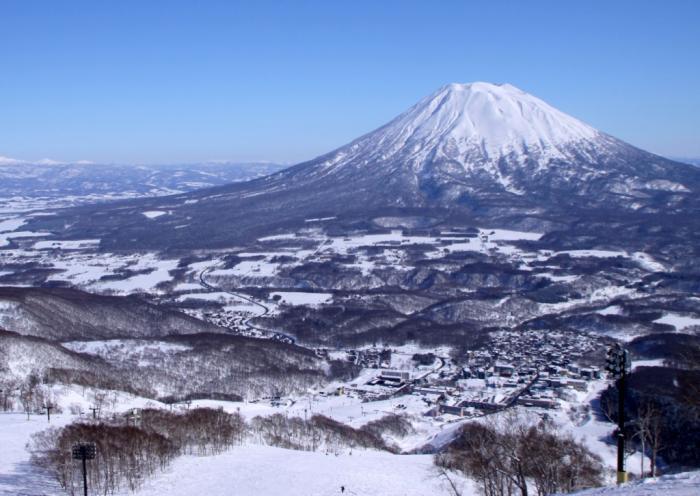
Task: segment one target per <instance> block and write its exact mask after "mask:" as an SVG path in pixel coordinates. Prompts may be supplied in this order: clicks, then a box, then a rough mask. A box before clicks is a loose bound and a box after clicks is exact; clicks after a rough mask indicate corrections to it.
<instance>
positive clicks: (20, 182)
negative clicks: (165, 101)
mask: <svg viewBox="0 0 700 496" xmlns="http://www.w3.org/2000/svg"><path fill="white" fill-rule="evenodd" d="M284 167H285V166H283V165H278V164H272V163H263V162H258V163H256V162H252V163H236V162H217V163H214V162H207V163H200V164H178V165H124V164H94V163H91V162H84V161H81V162H76V163H63V162H56V161H53V160H48V159H45V160H40V161H38V162H27V161H22V160H16V159H10V158H7V157H0V198H3V197H4V198H8V197H14V196H20V197H31V198H39V197H43V198H66V197H71V196H72V197H76V198H82V199H87V200H90V201H97V200H108V199H116V198H136V197H143V196H162V195H168V194H171V195H172V194H176V193H183V192H187V191H192V190H195V189H200V188H207V187H212V186H219V185H222V184H228V183H233V182H239V181H248V180H251V179H255V178H258V177H262V176H266V175H268V174H272V173H274V172H277V171H279V170H281V169H283V168H284Z"/></svg>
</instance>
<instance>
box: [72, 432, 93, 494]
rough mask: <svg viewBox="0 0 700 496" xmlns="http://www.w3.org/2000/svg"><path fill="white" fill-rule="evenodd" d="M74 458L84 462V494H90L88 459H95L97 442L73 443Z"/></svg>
mask: <svg viewBox="0 0 700 496" xmlns="http://www.w3.org/2000/svg"><path fill="white" fill-rule="evenodd" d="M72 451H73V459H74V460H82V462H83V494H84V496H88V483H87V460H94V459H95V456H96V455H97V446H96V445H95V443H78V444H74V445H73V450H72Z"/></svg>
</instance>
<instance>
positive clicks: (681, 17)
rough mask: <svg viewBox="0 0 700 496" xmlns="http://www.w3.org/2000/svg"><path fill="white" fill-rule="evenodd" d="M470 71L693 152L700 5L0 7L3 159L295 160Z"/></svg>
mask: <svg viewBox="0 0 700 496" xmlns="http://www.w3.org/2000/svg"><path fill="white" fill-rule="evenodd" d="M469 81H491V82H509V83H511V84H514V85H516V86H518V87H520V88H521V89H523V90H525V91H528V92H530V93H533V94H535V95H537V96H539V97H540V98H543V99H544V100H546V101H548V102H549V103H551V104H553V105H554V106H556V107H558V108H560V109H561V110H563V111H565V112H567V113H570V114H572V115H574V116H576V117H578V118H580V119H582V120H584V121H586V122H588V123H590V124H592V125H593V126H595V127H597V128H599V129H601V130H603V131H606V132H608V133H610V134H613V135H615V136H618V137H620V138H622V139H624V140H626V141H628V142H630V143H632V144H634V145H636V146H639V147H641V148H645V149H648V150H650V151H654V152H656V153H660V154H665V155H672V156H700V2H697V1H692V0H688V1H670V0H666V1H663V2H662V1H658V2H656V1H655V2H652V1H647V2H645V1H641V0H637V1H630V2H626V1H619V0H618V1H614V2H611V1H600V2H598V1H585V2H583V1H581V2H573V1H561V0H559V1H534V0H532V1H515V0H513V1H483V2H476V1H461V2H451V1H424V2H413V1H408V0H404V1H367V2H365V1H359V0H355V1H328V0H326V1H318V2H285V1H276V2H268V1H249V2H234V1H220V2H219V1H194V0H192V1H187V2H185V1H175V0H171V1H161V2H159V1H128V0H120V1H85V2H82V1H71V0H65V1H60V2H57V1H43V2H40V1H33V0H2V1H0V156H9V157H16V158H20V159H27V160H37V159H40V158H44V157H51V158H53V159H56V160H65V161H74V160H81V159H85V160H93V161H98V162H136V163H167V162H193V161H201V160H225V159H230V160H273V161H284V162H297V161H302V160H305V159H309V158H312V157H314V156H316V155H318V154H321V153H324V152H326V151H329V150H331V149H333V148H335V147H337V146H340V145H342V144H344V143H345V142H347V141H349V140H351V139H353V138H355V137H357V136H358V135H360V134H363V133H365V132H368V131H370V130H372V129H374V128H376V127H378V126H380V125H381V124H383V123H385V122H386V121H388V120H389V119H391V118H392V117H394V116H395V115H396V114H398V113H400V112H402V111H403V110H405V109H406V108H407V107H409V106H410V105H412V104H413V103H415V102H416V101H417V100H418V99H420V98H421V97H423V96H425V95H427V94H429V93H432V92H433V91H434V90H436V89H437V88H438V87H440V86H442V85H443V84H446V83H449V82H469Z"/></svg>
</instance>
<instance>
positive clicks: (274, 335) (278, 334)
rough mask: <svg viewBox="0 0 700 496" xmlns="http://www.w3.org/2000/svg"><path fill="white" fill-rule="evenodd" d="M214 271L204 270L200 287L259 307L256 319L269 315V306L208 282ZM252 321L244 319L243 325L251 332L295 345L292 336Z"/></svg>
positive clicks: (201, 273) (200, 278) (201, 274)
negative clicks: (259, 325) (208, 274)
mask: <svg viewBox="0 0 700 496" xmlns="http://www.w3.org/2000/svg"><path fill="white" fill-rule="evenodd" d="M213 269H214V267H207V268H206V269H204V270H202V271H201V272H200V273H199V285H200V286H202V287H203V288H204V289H207V290H209V291H216V292H221V293H226V294H229V295H231V296H235V297H236V298H239V299H241V300H244V301H247V302H248V303H250V304H252V305H255V306H256V307H259V308H260V309H261V310H262V313H261V314H259V315H256V316H255V317H265V316H266V315H269V313H270V308H269V307H268V306H266V305H264V304H263V303H260V302H259V301H256V300H255V299H253V298H251V297H250V296H246V295H244V294H241V293H235V292H233V291H229V290H227V289H223V288H219V287H216V286H214V285H212V284H210V283H209V282H207V280H206V274H207V273H208V272H210V271H211V270H213ZM252 319H253V317H247V318H243V320H242V323H243V325H244V326H246V327H247V328H248V329H250V330H254V331H258V332H262V333H264V334H271V335H272V339H277V340H278V341H284V342H287V343H290V344H294V343H295V341H296V340H295V339H294V338H293V337H292V336H290V335H289V334H285V333H283V332H279V331H270V330H269V329H265V328H264V327H258V326H256V325H255V324H253V323H252V322H251V320H252Z"/></svg>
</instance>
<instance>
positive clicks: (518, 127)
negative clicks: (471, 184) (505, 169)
mask: <svg viewBox="0 0 700 496" xmlns="http://www.w3.org/2000/svg"><path fill="white" fill-rule="evenodd" d="M600 138H601V134H600V133H599V132H598V131H596V130H595V129H593V128H592V127H590V126H589V125H587V124H584V123H583V122H581V121H579V120H577V119H574V118H573V117H571V116H568V115H566V114H564V113H563V112H560V111H559V110H557V109H555V108H554V107H552V106H550V105H548V104H547V103H545V102H544V101H542V100H540V99H539V98H536V97H534V96H532V95H530V94H528V93H525V92H524V91H521V90H519V89H518V88H516V87H514V86H512V85H510V84H491V83H481V82H478V83H470V84H456V83H453V84H449V85H447V86H444V87H442V88H440V89H439V90H438V91H436V92H435V93H433V94H432V95H430V96H428V97H426V98H424V99H423V100H421V101H420V102H418V103H417V104H416V105H414V106H413V107H411V108H410V109H409V110H408V111H406V112H405V113H403V114H401V115H400V116H398V117H397V118H396V119H394V120H392V121H391V122H389V123H388V124H387V125H385V126H383V127H381V128H380V129H378V130H376V131H374V132H372V133H370V134H368V135H366V136H363V137H362V138H360V139H358V140H357V141H355V142H353V143H352V144H350V145H349V146H348V147H343V148H341V149H340V150H338V152H336V154H335V157H334V158H336V159H337V160H336V161H335V162H333V161H332V160H331V161H330V163H334V164H335V165H340V164H342V162H343V160H347V159H348V158H349V157H350V156H352V155H360V154H366V155H365V158H370V157H371V158H374V159H378V160H381V161H386V160H391V159H392V158H393V157H395V156H397V155H399V156H408V157H410V159H411V161H412V163H414V164H419V163H421V162H423V161H426V160H434V159H436V158H445V159H449V160H456V161H459V162H460V163H463V164H464V165H465V167H467V168H471V167H473V166H474V164H475V163H483V162H484V161H491V162H497V161H498V160H500V159H501V158H504V157H517V158H521V159H525V158H527V157H529V156H531V155H532V154H533V153H536V154H537V155H538V156H539V157H541V158H543V159H545V160H546V159H551V158H565V157H568V156H571V150H572V148H577V147H585V148H588V147H590V146H592V145H593V144H594V143H595V142H596V141H597V140H599V139H600ZM338 159H339V160H338Z"/></svg>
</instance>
